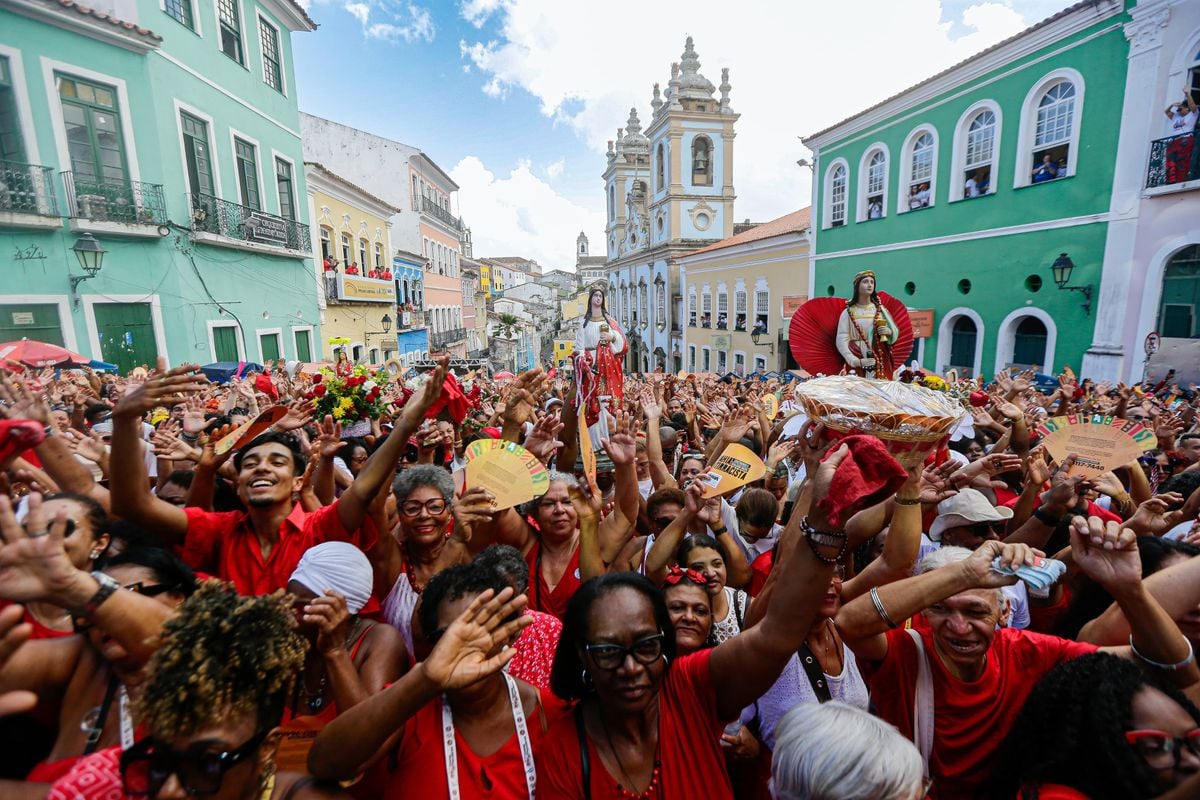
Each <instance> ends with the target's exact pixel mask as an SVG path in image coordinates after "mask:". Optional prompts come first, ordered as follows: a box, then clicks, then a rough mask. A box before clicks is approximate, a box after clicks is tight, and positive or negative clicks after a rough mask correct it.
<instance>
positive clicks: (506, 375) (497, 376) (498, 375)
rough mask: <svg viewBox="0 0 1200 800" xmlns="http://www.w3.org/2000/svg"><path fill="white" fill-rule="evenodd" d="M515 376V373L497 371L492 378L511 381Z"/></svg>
mask: <svg viewBox="0 0 1200 800" xmlns="http://www.w3.org/2000/svg"><path fill="white" fill-rule="evenodd" d="M515 377H516V375H513V374H512V373H511V372H497V373H496V374H495V375H493V376H492V379H493V380H497V381H510V380H512V379H513V378H515Z"/></svg>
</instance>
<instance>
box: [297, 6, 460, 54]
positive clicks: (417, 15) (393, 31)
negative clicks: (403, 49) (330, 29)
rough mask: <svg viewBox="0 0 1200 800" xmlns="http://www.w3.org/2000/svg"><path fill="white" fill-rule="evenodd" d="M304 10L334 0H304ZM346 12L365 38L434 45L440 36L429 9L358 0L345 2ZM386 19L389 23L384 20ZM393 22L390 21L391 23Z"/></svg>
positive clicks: (343, 7) (344, 8)
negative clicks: (432, 43) (431, 43)
mask: <svg viewBox="0 0 1200 800" xmlns="http://www.w3.org/2000/svg"><path fill="white" fill-rule="evenodd" d="M300 3H301V5H302V6H304V9H305V10H306V11H307V10H311V6H312V5H314V3H315V4H317V5H321V6H327V5H329V4H330V0H300ZM342 9H343V10H345V11H346V12H347V13H348V14H350V16H352V17H354V18H355V19H356V20H358V24H359V25H361V26H362V31H363V36H364V37H365V38H367V39H380V40H382V41H390V42H396V41H403V42H407V43H409V44H411V43H413V42H432V41H433V39H434V37H435V36H436V35H437V26H436V25H434V22H433V15H432V14H430V13H429V9H426V8H422V7H421V6H417V5H413V4H412V3H398V2H395V0H358V1H356V2H344V3H343V4H342ZM381 19H382V20H385V21H381ZM387 20H390V21H387Z"/></svg>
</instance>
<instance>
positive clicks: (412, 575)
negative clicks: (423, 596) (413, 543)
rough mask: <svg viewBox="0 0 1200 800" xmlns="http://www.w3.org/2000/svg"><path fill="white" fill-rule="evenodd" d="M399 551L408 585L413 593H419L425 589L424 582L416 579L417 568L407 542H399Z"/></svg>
mask: <svg viewBox="0 0 1200 800" xmlns="http://www.w3.org/2000/svg"><path fill="white" fill-rule="evenodd" d="M400 551H401V553H402V554H403V556H404V575H405V577H407V578H408V585H409V586H410V587H411V588H412V590H413V593H414V594H420V593H421V592H423V591H425V584H423V583H419V582H418V581H417V568H416V565H415V564H414V563H413V557H412V552H411V551H410V550H409V549H408V542H401V543H400ZM435 558H436V556H435Z"/></svg>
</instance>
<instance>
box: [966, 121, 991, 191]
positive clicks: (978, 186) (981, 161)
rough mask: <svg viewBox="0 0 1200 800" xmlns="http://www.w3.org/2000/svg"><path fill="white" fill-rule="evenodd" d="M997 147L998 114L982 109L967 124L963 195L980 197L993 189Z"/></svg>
mask: <svg viewBox="0 0 1200 800" xmlns="http://www.w3.org/2000/svg"><path fill="white" fill-rule="evenodd" d="M995 149H996V115H995V114H993V113H992V112H991V111H989V110H988V109H986V108H985V109H984V110H983V111H980V112H979V113H978V114H976V115H975V117H974V118H973V119H972V120H971V122H970V124H969V125H968V126H967V154H966V161H965V162H964V163H963V171H964V173H965V174H964V175H963V197H979V196H980V195H982V194H987V193H988V192H990V191H991V190H992V186H991V168H992V154H993V152H994V151H995Z"/></svg>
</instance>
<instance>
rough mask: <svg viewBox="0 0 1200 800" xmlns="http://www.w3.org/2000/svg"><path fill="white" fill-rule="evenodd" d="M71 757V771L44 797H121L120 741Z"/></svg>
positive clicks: (90, 799)
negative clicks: (73, 762)
mask: <svg viewBox="0 0 1200 800" xmlns="http://www.w3.org/2000/svg"><path fill="white" fill-rule="evenodd" d="M73 760H74V761H75V764H74V765H73V766H72V767H71V769H70V771H69V772H67V773H66V774H65V775H63V776H62V777H61V778H59V779H58V780H56V781H55V782H54V784H53V785H52V786H51V787H50V792H49V793H48V794H47V795H46V800H124V798H125V796H126V795H125V791H124V789H123V787H122V786H121V746H120V745H114V746H112V747H106V748H105V749H103V750H98V751H96V752H95V753H92V754H91V755H89V756H83V757H82V758H79V759H73Z"/></svg>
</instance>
